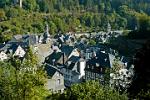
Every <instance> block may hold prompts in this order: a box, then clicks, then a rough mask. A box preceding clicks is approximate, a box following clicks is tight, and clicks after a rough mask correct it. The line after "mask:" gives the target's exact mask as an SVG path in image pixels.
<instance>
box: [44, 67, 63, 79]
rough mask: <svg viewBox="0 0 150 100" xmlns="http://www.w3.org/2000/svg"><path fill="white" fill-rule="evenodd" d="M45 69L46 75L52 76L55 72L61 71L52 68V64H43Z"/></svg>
mask: <svg viewBox="0 0 150 100" xmlns="http://www.w3.org/2000/svg"><path fill="white" fill-rule="evenodd" d="M45 71H46V72H47V75H48V76H51V77H52V76H53V75H54V74H55V73H56V72H59V73H61V72H60V71H59V70H58V69H56V68H54V67H53V66H50V65H45Z"/></svg>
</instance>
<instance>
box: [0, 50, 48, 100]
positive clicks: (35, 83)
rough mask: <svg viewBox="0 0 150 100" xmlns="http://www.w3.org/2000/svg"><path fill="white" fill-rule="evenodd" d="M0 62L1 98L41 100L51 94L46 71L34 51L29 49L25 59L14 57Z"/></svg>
mask: <svg viewBox="0 0 150 100" xmlns="http://www.w3.org/2000/svg"><path fill="white" fill-rule="evenodd" d="M0 64H1V67H0V79H1V80H0V99H2V100H20V99H24V100H41V99H44V97H46V96H47V95H48V94H49V93H48V91H47V90H46V89H45V86H44V84H45V82H46V73H45V72H44V68H43V67H42V66H38V64H37V62H36V58H35V57H34V55H33V53H32V51H30V50H29V53H27V56H26V59H25V60H24V61H21V60H20V58H17V57H12V58H11V59H10V61H9V62H3V63H2V62H0Z"/></svg>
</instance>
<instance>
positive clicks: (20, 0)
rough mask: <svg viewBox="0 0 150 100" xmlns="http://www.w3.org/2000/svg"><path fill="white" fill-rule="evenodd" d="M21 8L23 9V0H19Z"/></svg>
mask: <svg viewBox="0 0 150 100" xmlns="http://www.w3.org/2000/svg"><path fill="white" fill-rule="evenodd" d="M19 5H20V8H22V0H19Z"/></svg>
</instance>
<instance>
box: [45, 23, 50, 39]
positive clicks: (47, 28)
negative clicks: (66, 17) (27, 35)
mask: <svg viewBox="0 0 150 100" xmlns="http://www.w3.org/2000/svg"><path fill="white" fill-rule="evenodd" d="M46 35H47V37H50V34H49V26H48V24H47V25H46Z"/></svg>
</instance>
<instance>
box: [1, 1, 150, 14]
mask: <svg viewBox="0 0 150 100" xmlns="http://www.w3.org/2000/svg"><path fill="white" fill-rule="evenodd" d="M17 1H19V0H0V7H1V8H4V7H6V6H8V7H10V6H12V5H13V6H14V5H16V4H17ZM18 4H19V3H18ZM22 5H23V8H24V9H26V10H32V11H40V12H47V13H48V12H63V11H71V12H72V11H81V12H82V11H90V12H98V13H103V12H105V13H111V12H113V11H114V10H115V11H117V10H118V9H119V7H120V6H122V5H127V6H128V7H129V8H131V9H134V10H136V11H138V12H141V11H144V12H146V13H148V14H150V0H22Z"/></svg>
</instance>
